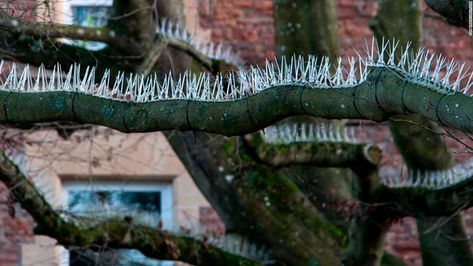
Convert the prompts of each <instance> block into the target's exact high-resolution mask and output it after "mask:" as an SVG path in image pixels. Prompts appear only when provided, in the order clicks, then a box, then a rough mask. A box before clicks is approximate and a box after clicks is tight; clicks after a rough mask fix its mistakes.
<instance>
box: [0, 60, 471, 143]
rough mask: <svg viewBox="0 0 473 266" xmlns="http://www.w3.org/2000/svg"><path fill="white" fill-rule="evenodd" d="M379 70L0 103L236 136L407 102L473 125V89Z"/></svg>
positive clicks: (391, 111)
mask: <svg viewBox="0 0 473 266" xmlns="http://www.w3.org/2000/svg"><path fill="white" fill-rule="evenodd" d="M377 71H382V70H381V69H375V70H373V71H372V72H371V73H370V74H369V75H368V78H367V80H366V81H364V82H363V83H361V84H359V85H357V86H354V87H348V88H338V89H337V88H332V89H323V88H315V87H309V86H305V85H298V86H295V85H292V86H289V85H288V86H275V87H271V88H268V89H266V90H264V91H262V92H259V93H256V94H254V95H251V96H248V97H246V98H242V99H238V100H229V101H221V102H211V101H199V100H187V99H176V100H162V101H154V102H145V103H137V102H127V101H123V100H115V99H112V98H103V97H97V96H92V95H86V94H83V93H81V92H61V91H57V92H53V91H49V92H10V91H0V105H1V106H3V107H4V108H0V109H2V110H1V111H0V122H9V123H16V124H21V123H35V122H51V121H76V122H80V123H84V124H95V125H103V126H107V127H110V128H114V129H117V130H119V131H122V132H152V131H161V130H171V129H176V130H199V131H206V132H210V133H216V134H222V135H227V136H232V135H241V134H246V133H250V132H255V131H257V130H259V129H262V128H264V127H266V126H268V125H270V124H273V123H275V122H276V121H279V120H281V119H283V118H286V117H289V116H295V115H301V114H306V115H310V116H315V117H321V118H327V119H335V118H337V119H369V120H373V121H377V122H381V121H385V120H386V119H388V118H389V117H390V116H392V115H395V114H399V113H402V110H404V109H405V110H409V111H410V112H412V113H419V114H421V115H423V116H424V117H426V118H428V119H431V120H433V121H439V118H440V120H441V122H442V123H443V124H445V125H448V126H451V127H453V128H457V129H461V130H465V131H466V132H470V133H473V123H470V118H471V117H473V109H472V108H468V106H471V104H469V103H471V101H472V98H471V97H469V96H466V95H463V94H461V93H452V94H449V95H447V96H445V94H444V93H440V92H436V91H433V90H432V89H431V88H427V87H423V86H420V85H416V84H413V83H408V84H406V86H405V87H404V97H403V99H401V96H402V95H401V90H402V88H403V86H401V84H404V83H405V78H404V77H403V76H402V75H400V74H399V73H398V72H397V71H395V70H392V69H385V70H383V73H382V74H381V75H379V73H377ZM375 84H376V95H377V97H375V91H374V86H375ZM74 94H75V96H74ZM442 97H443V99H442V101H441V102H440V103H441V104H439V105H437V103H438V102H439V100H440V99H441V98H442ZM377 102H378V104H379V105H383V106H382V108H381V107H379V106H378V105H377ZM457 105H458V106H457ZM437 106H438V107H439V111H438V112H437V110H436V107H437ZM451 107H454V108H451Z"/></svg>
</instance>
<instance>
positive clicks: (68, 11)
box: [62, 0, 113, 25]
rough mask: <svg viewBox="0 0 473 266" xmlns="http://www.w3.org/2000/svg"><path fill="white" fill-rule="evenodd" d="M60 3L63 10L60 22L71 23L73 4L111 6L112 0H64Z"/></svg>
mask: <svg viewBox="0 0 473 266" xmlns="http://www.w3.org/2000/svg"><path fill="white" fill-rule="evenodd" d="M62 5H63V6H62V7H63V12H64V21H63V22H62V23H64V24H69V25H72V22H73V14H72V7H73V6H92V7H93V6H112V5H113V0H66V1H64V2H63V3H62Z"/></svg>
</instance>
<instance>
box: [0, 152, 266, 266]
mask: <svg viewBox="0 0 473 266" xmlns="http://www.w3.org/2000/svg"><path fill="white" fill-rule="evenodd" d="M0 180H1V181H2V182H3V183H4V184H5V185H6V186H7V187H8V188H9V189H10V191H11V193H12V195H13V197H14V199H15V200H16V201H17V202H19V203H20V204H21V206H22V207H23V208H24V209H25V210H26V211H28V212H29V213H30V214H31V216H32V217H33V219H34V220H35V222H36V223H37V226H36V228H35V233H37V234H43V235H47V236H50V237H52V238H55V239H56V240H57V241H58V243H60V244H61V245H64V246H66V247H71V246H75V247H89V246H92V245H104V246H105V245H106V246H108V247H111V248H133V249H137V250H139V251H141V252H142V253H143V254H144V255H146V256H148V257H152V258H157V259H169V260H181V261H184V262H188V263H191V264H194V265H259V263H257V262H255V261H252V260H250V259H247V258H243V257H240V256H237V255H233V254H230V253H227V252H225V251H223V250H221V249H219V248H216V247H213V246H211V245H210V244H208V243H205V242H201V241H199V240H196V239H193V238H190V237H185V236H175V235H172V234H170V233H168V232H165V231H162V230H159V229H158V228H150V227H148V226H143V225H135V224H132V218H129V219H125V220H119V219H108V220H106V221H104V222H100V223H99V224H97V225H93V226H88V227H85V226H78V225H75V224H73V223H72V222H69V221H67V220H65V219H64V218H63V217H62V216H61V215H60V214H59V213H58V212H57V211H55V210H54V209H53V208H52V207H51V205H49V203H48V202H47V201H46V200H45V199H44V197H43V196H42V195H41V194H40V193H39V192H38V191H37V190H36V188H35V187H34V185H33V184H32V182H31V181H30V180H29V179H28V178H27V177H26V176H25V175H24V174H23V173H22V172H21V170H20V169H19V168H18V166H16V165H15V164H14V163H13V162H12V161H11V160H10V159H8V157H7V156H6V155H5V154H4V153H1V154H0Z"/></svg>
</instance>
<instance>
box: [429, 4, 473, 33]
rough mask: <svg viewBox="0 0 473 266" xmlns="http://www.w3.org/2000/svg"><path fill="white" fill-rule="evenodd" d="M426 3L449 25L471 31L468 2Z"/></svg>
mask: <svg viewBox="0 0 473 266" xmlns="http://www.w3.org/2000/svg"><path fill="white" fill-rule="evenodd" d="M425 3H426V4H427V5H428V6H429V7H430V8H432V9H433V10H434V11H435V12H437V13H439V14H440V15H442V16H443V17H444V18H445V19H446V20H447V22H448V23H450V24H452V25H454V26H459V27H462V28H465V29H469V15H468V12H469V7H468V0H425Z"/></svg>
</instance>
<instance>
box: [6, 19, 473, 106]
mask: <svg viewBox="0 0 473 266" xmlns="http://www.w3.org/2000/svg"><path fill="white" fill-rule="evenodd" d="M170 25H171V24H170V23H167V22H166V21H164V22H163V26H161V27H160V30H163V28H164V32H166V33H170V32H173V31H172V30H170V29H171V28H173V26H172V25H171V26H170ZM390 43H391V45H389V44H390ZM392 43H393V44H392ZM365 50H366V51H365V52H366V56H365V57H362V56H361V55H358V56H359V58H358V59H355V58H348V59H345V60H347V61H346V62H347V64H344V63H343V62H341V59H337V62H336V64H335V66H333V65H331V63H330V61H329V59H328V58H327V57H322V58H320V59H319V58H316V57H314V56H309V57H308V58H307V59H306V60H303V59H302V58H301V57H293V58H287V59H286V58H284V57H283V58H282V59H281V60H277V61H275V62H274V63H273V62H269V61H267V63H266V66H265V67H262V68H259V67H251V68H250V69H248V70H244V69H240V70H238V71H237V72H236V74H235V73H232V74H228V75H225V76H218V78H217V80H215V79H212V78H211V76H210V75H209V74H206V73H203V74H199V75H195V74H190V73H187V74H184V75H181V76H180V78H179V80H174V79H173V78H172V74H171V73H170V74H168V75H167V76H166V77H165V78H164V80H163V81H162V82H158V81H157V80H156V79H155V78H154V76H153V75H151V76H150V77H148V78H147V79H143V78H142V77H141V76H140V75H130V76H129V77H127V78H125V76H124V74H123V73H118V75H117V76H116V77H115V79H114V80H115V81H114V83H113V84H109V82H108V81H107V80H109V79H111V77H109V75H110V74H109V72H108V71H105V73H106V74H104V76H103V79H102V81H101V82H100V83H98V84H95V68H91V67H87V68H86V71H85V74H84V75H82V76H81V75H80V73H81V71H80V65H75V66H72V67H71V69H69V72H67V73H65V72H63V71H62V69H61V67H59V66H56V67H55V68H54V69H53V70H52V71H46V69H45V68H44V66H41V67H39V69H38V70H37V72H36V75H34V74H32V73H31V72H32V68H29V67H26V68H24V70H23V72H22V73H21V74H19V73H18V71H17V67H16V65H15V64H12V65H11V66H9V67H6V66H5V64H0V67H2V69H1V71H2V72H1V73H5V76H6V78H4V79H2V80H1V81H0V90H3V91H11V92H22V93H33V92H44V91H72V92H79V93H83V94H89V95H94V96H97V97H102V98H108V99H113V100H118V101H133V102H152V101H161V100H170V99H190V100H196V101H213V102H219V101H231V100H238V99H242V98H245V97H248V96H250V95H253V94H257V93H260V92H261V91H264V90H266V89H269V88H272V87H275V86H283V85H286V86H287V85H290V86H298V85H300V86H306V87H310V88H314V89H330V88H333V87H334V86H335V87H336V88H349V87H353V86H356V85H358V84H360V83H362V82H364V81H365V80H366V78H367V75H368V73H369V70H370V69H371V68H376V67H389V68H392V69H394V70H396V71H397V72H400V73H401V74H402V75H404V76H405V77H406V78H407V79H409V81H411V82H413V83H417V84H420V85H423V86H426V87H428V88H430V89H432V90H435V91H438V92H440V93H443V94H451V93H453V92H459V93H465V94H466V93H468V92H469V90H470V89H471V87H472V86H473V73H472V72H469V68H468V67H466V66H465V65H464V64H459V63H456V62H455V61H454V60H450V61H447V60H446V59H445V57H443V56H441V55H435V54H433V53H430V52H425V50H424V49H419V51H418V52H417V53H413V52H412V50H411V49H407V48H402V47H400V46H398V45H397V43H396V42H395V41H394V40H392V41H385V42H384V43H382V44H381V46H380V47H378V46H377V45H376V44H375V42H374V41H373V42H372V46H371V47H369V46H367V47H366V48H365ZM397 50H399V51H402V52H403V54H402V55H401V56H400V60H399V61H398V62H397V63H395V60H393V59H392V58H393V57H394V56H395V55H394V53H395V52H396V51H397ZM358 54H359V53H358ZM434 59H435V60H434ZM356 61H358V64H357V63H356ZM332 68H335V69H336V71H331V69H332ZM346 68H348V69H346ZM357 69H358V70H357ZM355 73H356V74H355ZM441 73H446V74H445V75H442V74H441ZM233 77H234V78H233ZM151 79H152V80H151ZM223 80H232V82H229V83H228V84H227V86H223V85H222V81H223Z"/></svg>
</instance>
